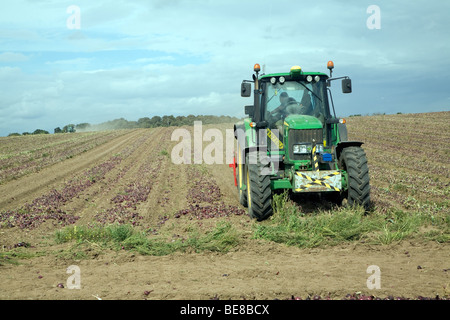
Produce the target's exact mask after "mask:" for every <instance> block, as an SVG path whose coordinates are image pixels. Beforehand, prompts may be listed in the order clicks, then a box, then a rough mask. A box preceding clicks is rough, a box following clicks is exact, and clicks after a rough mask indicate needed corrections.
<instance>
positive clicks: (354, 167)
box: [339, 147, 370, 210]
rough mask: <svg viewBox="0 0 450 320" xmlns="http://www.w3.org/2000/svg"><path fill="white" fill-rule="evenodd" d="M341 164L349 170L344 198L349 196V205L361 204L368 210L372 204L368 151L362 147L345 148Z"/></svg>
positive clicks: (344, 168) (343, 168) (340, 160)
mask: <svg viewBox="0 0 450 320" xmlns="http://www.w3.org/2000/svg"><path fill="white" fill-rule="evenodd" d="M339 166H340V168H341V169H342V170H345V171H347V191H345V193H344V194H343V198H347V203H348V205H350V206H352V205H355V204H356V205H361V206H362V207H364V209H366V210H367V209H368V208H369V205H370V183H369V167H368V165H367V158H366V153H365V152H364V150H363V149H362V148H360V147H347V148H344V149H343V150H342V152H341V155H340V159H339Z"/></svg>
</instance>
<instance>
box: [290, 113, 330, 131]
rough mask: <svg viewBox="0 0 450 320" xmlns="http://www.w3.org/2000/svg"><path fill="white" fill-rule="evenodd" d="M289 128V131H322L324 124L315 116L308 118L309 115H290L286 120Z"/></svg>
mask: <svg viewBox="0 0 450 320" xmlns="http://www.w3.org/2000/svg"><path fill="white" fill-rule="evenodd" d="M284 121H285V122H286V123H287V124H288V126H289V129H321V128H322V122H320V120H319V119H317V118H316V117H313V116H307V115H300V114H296V115H290V116H287V117H286V119H285V120H284Z"/></svg>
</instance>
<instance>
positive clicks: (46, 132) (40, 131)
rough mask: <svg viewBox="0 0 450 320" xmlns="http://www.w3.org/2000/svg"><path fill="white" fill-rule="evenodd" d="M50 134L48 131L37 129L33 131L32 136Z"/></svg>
mask: <svg viewBox="0 0 450 320" xmlns="http://www.w3.org/2000/svg"><path fill="white" fill-rule="evenodd" d="M48 133H49V132H48V131H47V130H42V129H36V130H34V131H33V133H32V134H48Z"/></svg>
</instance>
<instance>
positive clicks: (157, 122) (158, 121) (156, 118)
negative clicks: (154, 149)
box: [150, 116, 161, 128]
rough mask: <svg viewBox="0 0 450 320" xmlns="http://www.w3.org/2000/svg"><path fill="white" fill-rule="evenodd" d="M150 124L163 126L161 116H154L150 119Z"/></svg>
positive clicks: (153, 126)
mask: <svg viewBox="0 0 450 320" xmlns="http://www.w3.org/2000/svg"><path fill="white" fill-rule="evenodd" d="M150 126H151V128H155V127H160V126H161V117H160V116H154V117H152V118H151V119H150Z"/></svg>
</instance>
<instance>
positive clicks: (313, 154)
mask: <svg viewBox="0 0 450 320" xmlns="http://www.w3.org/2000/svg"><path fill="white" fill-rule="evenodd" d="M312 156H313V164H314V170H315V171H319V162H318V160H317V154H316V146H314V147H313V149H312Z"/></svg>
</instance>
